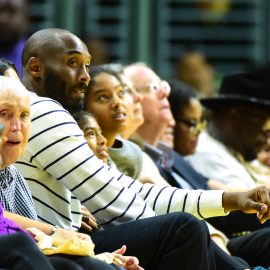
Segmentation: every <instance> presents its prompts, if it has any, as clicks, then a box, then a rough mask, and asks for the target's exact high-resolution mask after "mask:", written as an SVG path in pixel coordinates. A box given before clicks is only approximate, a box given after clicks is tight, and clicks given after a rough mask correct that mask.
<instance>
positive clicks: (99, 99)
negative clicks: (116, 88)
mask: <svg viewBox="0 0 270 270" xmlns="http://www.w3.org/2000/svg"><path fill="white" fill-rule="evenodd" d="M108 99H109V97H108V96H106V95H100V96H99V97H98V98H97V100H98V101H107V100H108Z"/></svg>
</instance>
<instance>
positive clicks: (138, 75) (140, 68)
mask: <svg viewBox="0 0 270 270" xmlns="http://www.w3.org/2000/svg"><path fill="white" fill-rule="evenodd" d="M124 74H125V75H126V76H127V77H128V78H129V79H130V80H131V81H132V82H133V84H134V87H135V88H137V89H138V91H140V89H142V88H144V87H145V85H147V84H149V82H150V81H152V80H160V79H159V77H158V76H157V75H156V74H155V72H154V71H153V70H152V69H151V68H150V67H148V66H147V65H146V64H145V63H135V64H131V65H128V66H126V67H125V68H124Z"/></svg>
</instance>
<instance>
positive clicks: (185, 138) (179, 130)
mask: <svg viewBox="0 0 270 270" xmlns="http://www.w3.org/2000/svg"><path fill="white" fill-rule="evenodd" d="M201 118H202V109H201V105H200V102H199V101H198V100H197V99H194V98H192V99H191V100H190V101H189V102H188V103H187V105H186V106H185V107H184V108H183V109H182V110H181V111H179V115H177V117H176V119H175V122H176V124H175V128H174V149H175V150H176V151H177V152H178V153H180V154H181V155H184V156H185V155H190V154H193V153H194V151H195V149H196V146H197V143H198V137H199V134H200V131H201V129H200V128H199V127H200V125H201Z"/></svg>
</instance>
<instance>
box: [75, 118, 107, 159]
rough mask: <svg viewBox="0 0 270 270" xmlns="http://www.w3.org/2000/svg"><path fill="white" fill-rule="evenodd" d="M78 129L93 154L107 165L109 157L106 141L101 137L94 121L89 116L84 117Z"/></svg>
mask: <svg viewBox="0 0 270 270" xmlns="http://www.w3.org/2000/svg"><path fill="white" fill-rule="evenodd" d="M80 128H81V129H82V131H83V133H84V138H85V139H86V141H87V143H88V145H89V147H90V148H91V149H92V151H93V152H94V154H95V155H96V156H97V157H98V158H99V159H102V160H103V162H105V163H107V161H108V157H109V154H108V148H107V140H106V138H104V136H103V135H102V131H101V128H100V126H99V125H98V123H97V121H96V119H95V118H94V117H91V116H87V117H85V119H84V121H83V122H82V124H81V125H80Z"/></svg>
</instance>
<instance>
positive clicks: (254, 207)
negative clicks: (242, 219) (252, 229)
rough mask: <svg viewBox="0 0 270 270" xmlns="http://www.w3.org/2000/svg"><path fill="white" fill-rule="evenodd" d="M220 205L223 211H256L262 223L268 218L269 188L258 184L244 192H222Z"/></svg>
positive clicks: (269, 214) (269, 204) (269, 206)
mask: <svg viewBox="0 0 270 270" xmlns="http://www.w3.org/2000/svg"><path fill="white" fill-rule="evenodd" d="M222 205H223V208H224V210H225V211H233V210H241V211H242V212H244V213H257V216H258V219H259V221H260V222H261V223H264V222H265V221H267V220H268V219H269V218H270V190H269V189H268V188H267V187H265V186H260V187H257V188H254V189H251V190H249V191H246V192H224V193H223V198H222Z"/></svg>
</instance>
